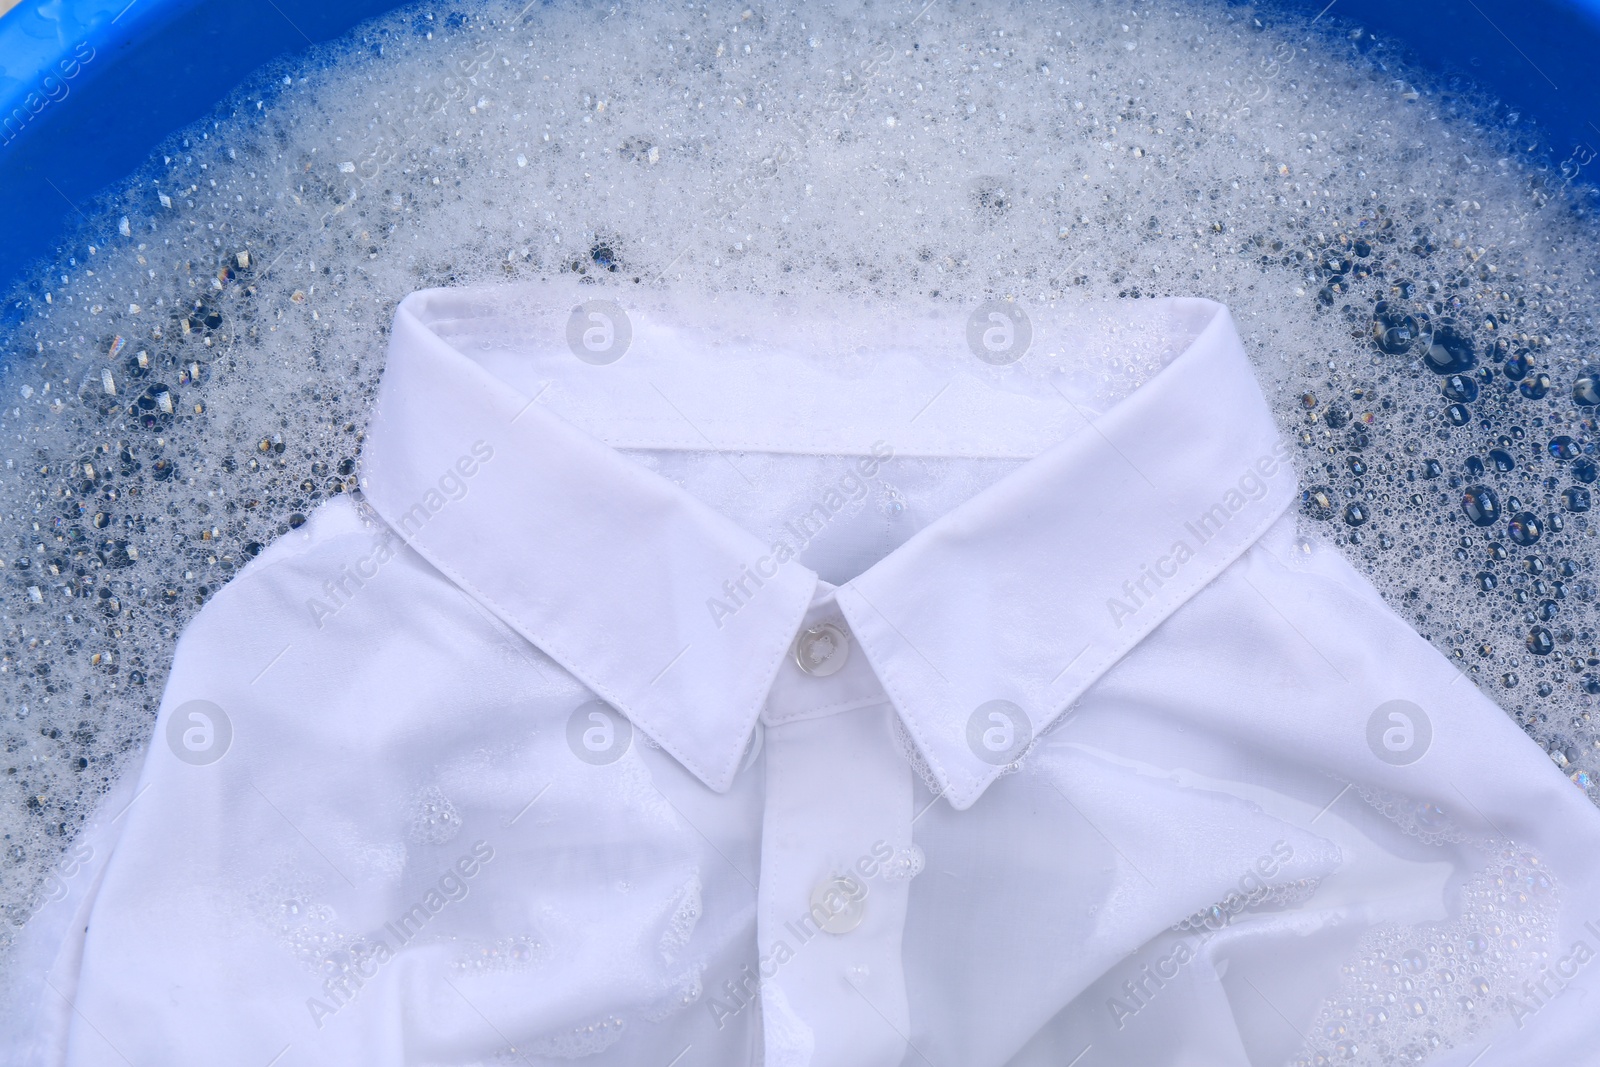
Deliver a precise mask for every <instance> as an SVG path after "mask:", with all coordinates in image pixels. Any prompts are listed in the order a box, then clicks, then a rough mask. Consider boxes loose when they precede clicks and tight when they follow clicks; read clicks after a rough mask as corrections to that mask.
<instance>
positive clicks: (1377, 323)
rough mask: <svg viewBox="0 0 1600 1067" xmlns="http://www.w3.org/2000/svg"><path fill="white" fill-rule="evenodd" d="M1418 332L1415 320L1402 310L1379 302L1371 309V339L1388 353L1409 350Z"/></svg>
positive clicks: (1419, 329) (1393, 354)
mask: <svg viewBox="0 0 1600 1067" xmlns="http://www.w3.org/2000/svg"><path fill="white" fill-rule="evenodd" d="M1420 333H1421V327H1420V325H1419V324H1418V322H1417V320H1416V319H1415V318H1413V317H1412V316H1411V315H1408V314H1406V313H1405V312H1404V311H1402V310H1399V309H1396V308H1391V307H1389V305H1388V304H1386V303H1382V302H1380V303H1379V304H1378V305H1377V307H1376V308H1375V309H1374V311H1373V319H1372V340H1373V342H1374V343H1375V344H1376V345H1377V346H1378V349H1379V350H1380V351H1382V352H1385V353H1387V354H1388V355H1391V356H1400V355H1404V354H1405V353H1406V352H1408V351H1410V350H1411V346H1412V345H1413V344H1415V343H1416V342H1417V340H1418V337H1419V335H1420Z"/></svg>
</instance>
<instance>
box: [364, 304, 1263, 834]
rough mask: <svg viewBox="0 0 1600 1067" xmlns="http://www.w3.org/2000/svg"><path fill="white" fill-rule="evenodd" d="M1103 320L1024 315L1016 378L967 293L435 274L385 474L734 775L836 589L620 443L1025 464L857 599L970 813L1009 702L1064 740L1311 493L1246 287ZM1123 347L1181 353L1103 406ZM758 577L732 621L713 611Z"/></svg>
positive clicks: (491, 580)
mask: <svg viewBox="0 0 1600 1067" xmlns="http://www.w3.org/2000/svg"><path fill="white" fill-rule="evenodd" d="M1080 312H1081V309H1069V308H1055V307H1040V308H1028V309H1027V313H1028V319H1027V329H1029V330H1031V347H1030V349H1029V353H1028V355H1027V356H1026V357H1025V358H1024V359H1023V360H1022V361H1021V362H1020V363H1017V364H1015V365H1012V366H1008V367H995V366H991V365H990V364H989V363H987V362H983V361H980V360H978V359H975V358H974V356H973V354H972V351H971V350H970V349H969V341H968V337H969V333H970V332H971V331H970V330H969V328H968V327H969V320H968V317H967V313H966V312H965V311H961V312H959V313H957V312H953V311H951V310H949V309H944V308H939V307H926V306H920V307H914V308H902V309H898V310H886V309H883V308H864V307H861V306H845V305H840V304H831V305H826V306H824V305H820V304H819V305H814V306H799V305H796V304H794V303H779V302H773V301H754V300H750V299H742V298H733V299H724V300H716V299H710V298H705V299H699V300H690V299H688V298H677V299H669V298H667V297H663V296H660V295H656V294H651V295H647V296H641V295H639V294H635V293H627V292H613V293H604V292H600V291H598V290H596V289H593V288H588V287H585V288H582V289H579V288H578V287H575V286H572V287H569V286H563V285H557V284H548V283H541V284H536V285H531V286H516V287H504V288H497V289H485V290H427V291H423V292H419V293H415V294H412V295H411V296H410V297H408V298H406V300H404V301H403V302H402V303H401V305H400V307H399V309H398V310H397V312H396V316H395V323H394V329H393V332H392V335H391V339H390V347H389V359H388V364H387V367H386V369H385V372H384V381H383V385H382V388H381V391H380V395H379V398H378V403H377V406H376V409H375V411H374V415H373V418H372V422H371V425H370V427H369V429H368V435H367V440H366V443H365V446H364V449H363V456H362V479H361V485H362V489H363V492H364V494H365V496H366V499H367V500H368V502H369V503H370V504H371V505H372V506H373V508H374V509H375V510H376V511H377V512H378V513H379V514H380V515H381V516H382V517H383V518H384V520H385V521H386V522H388V523H389V524H390V525H391V526H393V527H394V528H395V529H396V530H397V531H399V532H400V534H401V535H402V536H403V537H404V538H405V539H406V540H407V541H408V542H409V543H410V545H411V546H412V547H413V548H414V549H415V550H416V551H417V552H419V553H420V554H421V555H422V556H424V557H425V558H427V559H428V560H429V561H430V562H431V563H432V564H433V565H434V566H436V567H437V568H438V569H439V570H440V571H441V572H442V573H443V574H445V575H446V576H447V577H449V578H450V579H451V580H452V581H453V582H455V583H456V584H457V585H458V586H460V587H461V588H462V589H463V590H464V591H466V592H467V593H468V594H470V595H471V596H473V597H474V598H476V599H477V600H478V601H479V602H480V603H482V604H483V605H484V606H485V607H486V608H488V609H489V610H491V611H492V612H494V613H495V614H496V615H498V616H499V617H500V618H502V619H503V620H504V621H505V622H506V623H507V624H508V625H510V626H511V627H512V628H514V629H515V630H517V631H518V632H519V633H521V634H522V635H523V636H525V637H526V638H527V639H528V640H529V641H531V642H533V643H534V644H535V645H536V646H538V647H539V648H540V649H541V650H542V651H543V652H545V653H546V654H547V655H549V656H550V657H551V658H552V659H553V660H555V661H556V662H557V663H559V664H560V665H561V666H562V667H563V668H565V669H566V670H567V671H569V672H570V673H571V674H572V675H573V676H574V677H576V678H577V679H578V680H579V681H581V682H582V683H583V684H584V685H585V686H587V687H589V688H590V689H592V690H593V691H594V692H595V693H596V694H597V695H599V696H600V697H602V698H603V699H605V700H606V701H608V702H609V703H611V704H613V705H614V706H616V707H617V708H618V709H619V710H621V711H622V712H623V713H624V714H626V715H627V716H628V718H629V719H630V720H631V721H632V722H633V723H634V725H635V726H637V727H638V728H639V729H641V730H643V731H644V732H645V733H646V734H648V735H649V736H650V737H651V738H652V739H653V740H654V741H656V742H657V743H658V744H660V745H661V746H662V747H663V748H664V749H666V750H667V751H668V752H669V753H671V754H672V755H673V756H674V758H676V759H677V760H678V761H679V762H680V763H682V764H683V765H684V766H685V767H686V768H688V769H689V770H690V771H691V772H693V773H694V774H695V775H696V776H697V777H699V778H700V779H701V780H702V781H703V782H704V783H705V784H706V785H707V786H709V787H710V788H712V789H714V790H717V791H719V792H721V791H725V790H727V789H728V788H729V786H730V785H731V783H732V780H733V776H734V774H735V773H736V772H737V770H738V768H739V765H740V759H741V755H742V754H743V752H744V749H745V746H746V743H747V741H748V739H749V736H750V733H751V730H752V729H753V727H754V725H755V722H756V719H757V717H758V715H759V714H760V712H761V708H762V705H763V702H764V701H765V699H766V695H767V693H768V691H769V690H770V688H771V686H772V682H773V679H774V676H775V674H776V672H777V671H778V668H779V665H780V663H781V662H782V659H783V657H784V656H785V655H786V654H787V653H788V651H789V648H790V646H791V643H792V641H793V639H794V637H795V634H796V632H797V630H798V628H799V626H800V623H801V620H802V619H803V618H804V616H805V614H806V611H807V609H808V607H809V606H810V605H811V604H812V603H813V601H814V599H815V598H816V596H817V594H818V590H819V583H818V579H817V576H816V575H815V574H814V573H813V572H811V571H809V570H807V569H806V568H805V567H803V566H801V565H800V564H799V563H798V562H795V561H791V562H787V563H785V564H783V565H782V566H774V565H773V564H771V563H767V564H763V565H762V566H760V567H759V568H757V564H758V562H759V561H762V560H764V559H770V558H771V555H772V549H773V546H771V545H768V544H765V543H763V542H762V541H761V540H760V539H758V538H757V537H755V536H754V535H753V534H751V533H749V532H747V531H745V530H743V529H741V528H740V527H739V526H738V525H736V524H735V523H733V522H732V521H730V520H729V519H727V518H726V517H724V516H723V515H721V514H719V513H718V512H716V511H714V510H712V509H711V508H709V507H707V506H705V505H704V504H702V503H700V502H699V501H697V500H695V499H694V498H693V497H691V496H689V495H688V494H687V493H685V492H684V491H682V490H681V489H679V488H678V487H677V486H675V485H673V484H672V483H670V482H668V481H667V480H665V479H663V478H661V477H660V476H658V475H656V474H655V473H653V472H651V471H649V470H646V469H645V468H644V467H642V466H640V465H638V464H637V463H635V462H634V461H632V460H630V459H628V458H626V457H625V456H624V455H622V454H621V452H619V451H618V449H630V448H634V449H686V450H696V451H707V450H724V449H726V450H731V451H737V450H751V451H780V452H781V451H789V452H800V453H816V454H829V453H838V454H841V455H850V456H870V455H873V454H874V452H875V451H877V452H879V453H880V454H881V451H882V450H883V449H884V448H885V447H888V448H890V449H892V451H893V452H894V454H895V455H896V456H917V455H923V456H954V457H962V456H968V457H976V456H984V457H998V458H1010V459H1016V460H1027V462H1024V463H1022V464H1021V465H1020V467H1019V468H1018V469H1016V470H1015V471H1013V472H1012V473H1011V474H1009V475H1007V476H1005V477H1004V478H1002V479H1001V480H1000V481H999V482H998V483H996V484H994V485H992V486H990V487H989V488H988V489H986V490H984V491H983V492H981V493H979V494H978V495H977V496H975V497H973V498H972V499H971V500H969V501H968V502H966V503H965V504H963V505H961V506H960V507H958V508H956V509H955V510H954V511H952V512H950V513H948V514H946V515H945V516H943V517H942V518H940V519H938V520H936V521H934V522H933V523H931V524H930V525H928V526H927V527H925V528H924V529H922V530H920V531H919V532H918V533H916V534H915V535H913V536H912V537H911V538H910V540H908V541H907V542H906V543H905V544H903V545H901V546H900V547H899V548H898V549H896V550H894V551H893V552H892V553H890V555H889V556H887V557H886V558H884V559H882V560H880V561H879V562H878V563H876V564H874V565H873V566H872V567H870V568H869V569H868V570H867V571H866V572H865V573H863V574H861V575H859V576H858V577H856V578H854V579H853V580H851V581H849V582H847V583H845V584H844V585H843V586H841V587H840V588H838V589H837V590H834V591H833V593H834V596H835V597H836V599H837V603H838V606H839V609H840V611H841V612H842V613H843V615H844V616H845V618H846V620H847V621H848V623H849V626H850V628H851V630H852V632H853V634H854V635H855V637H856V640H857V641H858V642H859V644H860V646H861V649H862V651H863V652H864V653H865V655H866V657H867V659H868V661H869V662H870V663H871V665H872V667H873V669H874V671H875V673H876V674H877V676H878V678H879V679H880V681H881V682H882V683H883V686H884V689H885V691H886V692H887V693H888V695H889V697H890V699H891V701H892V702H893V703H894V706H895V708H896V710H897V711H898V712H899V714H900V716H901V718H902V719H903V721H904V723H905V726H906V728H907V730H908V732H909V733H910V734H911V736H912V737H913V738H914V740H915V742H916V744H917V746H918V748H919V750H920V752H921V754H922V756H923V758H924V759H925V761H926V762H927V764H928V766H929V768H930V770H931V771H932V773H933V775H934V776H935V777H936V778H937V780H938V783H939V785H940V787H941V788H942V790H943V791H944V794H945V795H946V796H947V797H948V799H949V800H950V801H951V803H952V804H953V805H954V806H955V807H957V808H965V807H968V806H970V805H971V804H972V803H973V802H974V801H975V800H976V799H977V797H978V796H979V795H981V793H982V792H983V790H984V789H985V788H986V786H987V785H988V783H989V782H990V781H992V780H993V779H994V777H995V776H997V775H998V774H999V773H1001V772H1002V771H1003V770H1004V768H1005V765H1006V764H1007V763H1009V762H1011V761H1012V758H1011V757H1013V756H1014V755H1015V754H1014V753H1012V752H1002V753H1001V754H1000V755H999V756H997V755H995V754H994V753H993V752H992V751H991V750H990V749H989V748H986V747H985V745H984V744H983V743H982V739H983V737H984V736H985V735H984V729H985V728H986V726H987V725H988V724H989V723H990V722H991V721H994V720H992V719H991V717H990V716H991V714H992V712H993V709H994V708H996V707H999V708H1002V709H1016V710H1015V711H1014V712H1011V714H1012V715H1013V716H1015V717H1017V720H1018V721H1017V722H1016V723H1015V724H1013V725H1014V726H1015V727H1016V732H1020V734H1021V735H1023V740H1026V739H1028V738H1033V737H1037V735H1038V734H1039V733H1040V732H1041V731H1043V730H1045V729H1046V728H1047V727H1048V726H1049V725H1050V724H1052V723H1053V722H1054V721H1055V720H1056V719H1057V718H1058V717H1059V716H1060V715H1061V713H1062V712H1063V711H1064V710H1065V709H1066V708H1067V707H1068V706H1070V704H1071V703H1072V702H1073V701H1074V700H1075V699H1076V698H1077V696H1078V695H1079V694H1081V693H1082V692H1083V690H1084V689H1085V688H1087V687H1088V686H1089V685H1090V684H1091V683H1092V682H1093V681H1094V680H1095V679H1096V678H1098V677H1099V676H1100V675H1101V674H1102V673H1103V672H1104V671H1105V670H1106V669H1107V668H1108V667H1109V666H1110V665H1111V664H1112V663H1114V662H1115V661H1116V660H1117V659H1118V658H1120V657H1121V656H1122V655H1123V654H1125V653H1126V652H1127V651H1128V650H1129V649H1131V648H1132V647H1133V646H1134V645H1135V644H1136V643H1137V642H1138V641H1139V640H1140V639H1141V638H1142V637H1143V636H1144V635H1145V634H1147V633H1148V632H1149V631H1150V630H1151V629H1152V628H1153V627H1154V626H1155V625H1157V624H1158V623H1159V622H1160V621H1161V620H1162V619H1164V618H1165V617H1167V616H1168V615H1169V614H1171V612H1172V611H1173V610H1174V609H1175V608H1176V607H1177V606H1178V605H1179V604H1181V603H1182V602H1183V601H1184V600H1185V599H1187V598H1188V597H1189V596H1190V595H1192V594H1193V593H1194V592H1195V591H1197V590H1198V589H1199V588H1200V587H1201V586H1203V585H1204V584H1205V583H1206V582H1209V581H1210V580H1211V579H1212V578H1213V577H1215V576H1216V574H1217V573H1218V572H1219V571H1220V570H1221V569H1222V568H1223V567H1225V566H1227V564H1228V563H1230V562H1231V561H1232V560H1233V559H1235V558H1236V557H1237V556H1238V555H1239V554H1240V553H1241V552H1243V551H1244V549H1245V548H1247V547H1248V546H1249V545H1250V544H1251V543H1252V542H1253V541H1254V540H1255V539H1256V537H1258V536H1259V535H1260V533H1261V532H1262V531H1263V530H1264V529H1265V528H1266V526H1267V525H1268V524H1270V523H1271V522H1272V521H1273V520H1274V519H1275V518H1276V517H1277V516H1278V515H1279V514H1280V513H1281V512H1282V511H1283V510H1284V508H1285V507H1286V506H1287V505H1288V502H1289V500H1290V499H1291V498H1292V496H1293V494H1294V491H1295V480H1294V476H1293V473H1292V471H1290V470H1289V469H1288V465H1287V463H1286V462H1285V455H1286V449H1285V447H1284V446H1283V445H1282V444H1280V443H1279V442H1278V440H1277V435H1276V431H1275V428H1274V424H1273V420H1272V417H1271V414H1270V412H1269V410H1268V409H1267V407H1266V404H1265V402H1264V400H1263V399H1262V397H1261V394H1260V391H1259V389H1258V388H1257V386H1256V383H1255V380H1254V378H1253V376H1252V373H1251V369H1250V366H1249V362H1248V360H1247V359H1246V358H1245V355H1244V352H1243V350H1242V348H1241V346H1240V343H1239V340H1238V336H1237V333H1236V331H1235V329H1234V326H1233V323H1232V320H1231V318H1230V316H1229V315H1228V312H1227V310H1226V309H1225V308H1223V307H1222V306H1221V305H1219V304H1215V303H1213V302H1210V301H1206V300H1170V301H1156V302H1146V303H1144V304H1142V305H1134V306H1132V307H1124V308H1119V309H1118V312H1117V313H1118V314H1120V315H1124V316H1126V319H1127V321H1126V322H1123V323H1120V324H1114V325H1112V326H1109V327H1108V326H1106V324H1104V323H1100V324H1098V325H1095V326H1093V327H1092V328H1091V325H1086V324H1085V321H1084V320H1083V317H1082V315H1081V314H1080ZM595 315H599V316H600V317H599V318H595V317H594V316H595ZM613 320H615V321H613ZM591 327H592V328H594V329H596V330H598V331H599V333H597V334H594V335H591V336H592V337H593V338H598V339H599V340H600V341H601V342H609V343H611V344H613V345H617V344H618V338H619V337H620V338H622V341H623V343H625V345H626V349H625V351H624V352H623V353H622V355H621V357H620V358H619V359H616V360H615V361H614V362H609V363H604V362H603V360H604V358H605V357H604V354H603V353H602V354H601V356H600V357H599V358H598V359H597V358H596V354H595V353H594V352H592V351H589V350H587V349H584V348H583V344H582V342H583V331H584V330H585V329H588V328H591ZM608 330H609V331H610V333H609V334H608V333H607V331H608ZM1106 345H1109V346H1110V347H1109V348H1108V349H1107V351H1105V352H1104V353H1101V354H1096V355H1094V356H1093V357H1092V358H1091V359H1090V365H1089V367H1088V370H1089V371H1090V372H1092V373H1096V374H1100V373H1103V371H1104V368H1106V367H1108V366H1115V365H1119V364H1123V363H1130V362H1131V363H1132V364H1134V365H1138V364H1139V363H1140V361H1141V360H1142V361H1143V362H1144V363H1145V364H1154V365H1155V366H1157V367H1159V370H1157V371H1156V372H1155V373H1153V375H1152V376H1150V377H1149V378H1148V380H1147V381H1145V382H1144V384H1142V385H1141V386H1140V387H1138V388H1137V389H1134V390H1133V391H1132V392H1131V393H1129V394H1128V395H1126V396H1125V397H1123V398H1121V399H1120V400H1116V401H1112V400H1109V399H1100V398H1097V397H1096V396H1095V395H1094V389H1093V388H1085V386H1084V384H1083V380H1082V377H1081V376H1082V374H1083V372H1084V370H1085V365H1084V356H1085V355H1086V354H1087V353H1086V352H1085V349H1087V348H1088V347H1091V346H1106ZM612 351H613V352H614V351H616V349H613V350H612ZM575 352H580V353H581V354H582V355H584V357H585V358H582V359H580V358H578V357H577V356H575V354H574V353H575ZM753 569H759V570H760V571H762V572H763V573H764V574H765V576H763V577H762V578H761V579H760V584H759V588H757V589H756V591H755V595H753V596H751V597H749V599H748V600H747V601H746V602H744V603H742V604H741V605H740V606H739V609H738V611H737V612H736V613H734V614H731V615H728V614H725V613H717V612H714V611H711V610H708V603H709V601H711V600H713V599H715V598H716V597H718V596H719V595H720V594H721V590H722V589H723V588H724V583H726V582H727V581H728V580H729V579H736V578H738V577H739V576H740V575H742V574H748V573H751V572H752V570H753ZM768 571H771V572H773V573H765V572H768ZM748 587H749V586H748V585H747V588H748ZM824 588H825V589H826V587H824ZM997 701H999V702H1004V703H1001V704H996V703H995V702H997ZM985 709H987V710H985Z"/></svg>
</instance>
